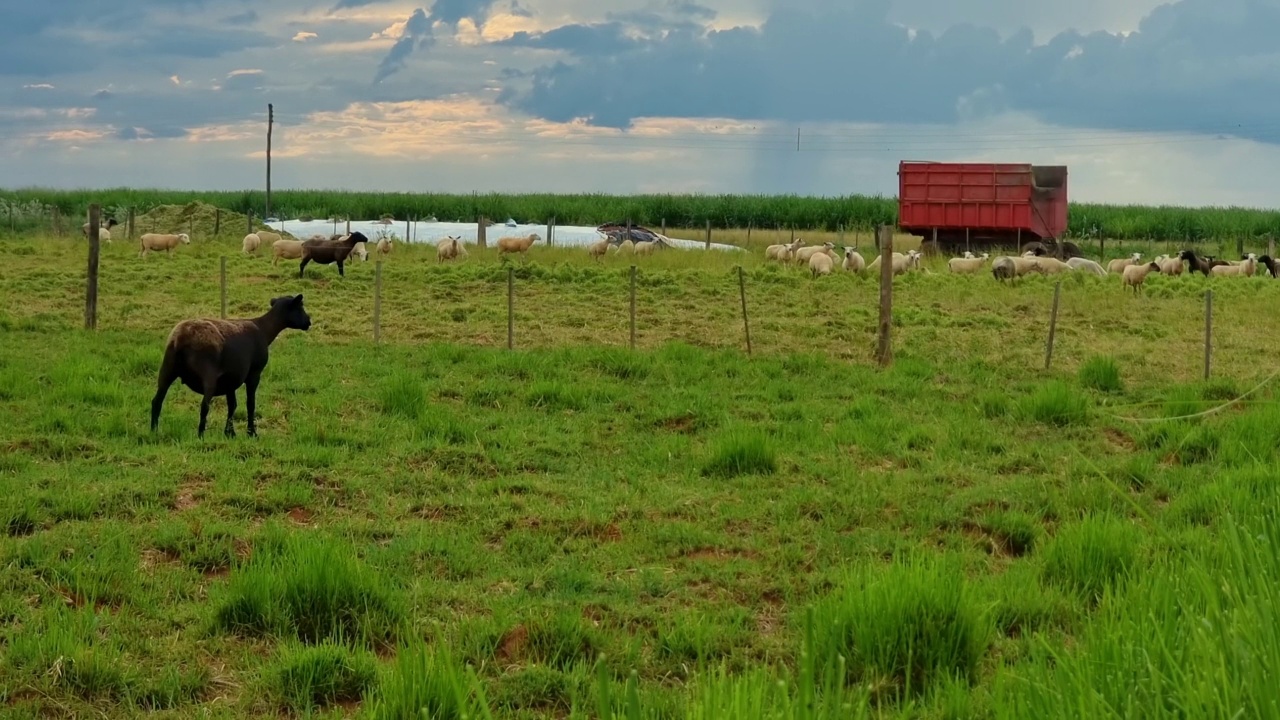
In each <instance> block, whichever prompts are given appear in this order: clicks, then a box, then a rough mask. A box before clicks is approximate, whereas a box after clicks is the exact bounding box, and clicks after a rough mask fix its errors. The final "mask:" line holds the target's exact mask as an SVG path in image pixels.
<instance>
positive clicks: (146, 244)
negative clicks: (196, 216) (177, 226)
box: [138, 233, 191, 257]
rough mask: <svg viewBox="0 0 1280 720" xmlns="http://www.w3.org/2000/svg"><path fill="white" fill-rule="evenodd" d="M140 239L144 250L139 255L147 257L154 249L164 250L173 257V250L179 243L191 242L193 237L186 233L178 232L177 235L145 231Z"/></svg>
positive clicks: (188, 243)
mask: <svg viewBox="0 0 1280 720" xmlns="http://www.w3.org/2000/svg"><path fill="white" fill-rule="evenodd" d="M138 240H139V241H140V242H141V243H142V252H140V253H138V257H146V256H147V253H148V252H150V251H152V250H163V251H164V252H165V254H166V255H170V256H171V257H172V254H171V253H172V250H173V249H174V248H176V247H178V243H180V242H181V243H185V244H187V245H190V244H191V238H189V237H187V234H186V233H178V234H177V235H164V234H161V233H143V235H142V237H140V238H138Z"/></svg>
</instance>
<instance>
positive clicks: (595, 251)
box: [587, 237, 610, 262]
mask: <svg viewBox="0 0 1280 720" xmlns="http://www.w3.org/2000/svg"><path fill="white" fill-rule="evenodd" d="M609 247H610V245H609V238H607V237H603V238H600V239H599V240H597V241H595V242H593V243H591V244H590V245H588V246H587V254H588V255H590V256H591V257H592V258H594V259H595V260H596V261H597V262H599V260H600V258H602V257H604V256H605V253H607V252H609Z"/></svg>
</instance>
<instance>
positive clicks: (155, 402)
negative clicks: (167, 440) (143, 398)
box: [151, 348, 178, 432]
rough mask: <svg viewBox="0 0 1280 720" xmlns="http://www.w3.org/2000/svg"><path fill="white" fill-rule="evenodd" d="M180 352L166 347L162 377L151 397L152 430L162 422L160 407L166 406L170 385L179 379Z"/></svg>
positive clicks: (162, 362) (161, 368)
mask: <svg viewBox="0 0 1280 720" xmlns="http://www.w3.org/2000/svg"><path fill="white" fill-rule="evenodd" d="M177 355H178V353H177V351H175V350H173V349H172V348H165V351H164V360H162V361H161V362H160V378H159V381H158V382H157V383H156V394H155V396H154V397H152V398H151V432H155V431H156V427H157V426H158V425H159V424H160V408H161V407H163V406H164V398H165V395H167V394H168V393H169V386H170V385H173V382H174V381H175V380H177V379H178V357H177Z"/></svg>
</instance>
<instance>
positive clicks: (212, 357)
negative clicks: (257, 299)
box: [151, 295, 311, 437]
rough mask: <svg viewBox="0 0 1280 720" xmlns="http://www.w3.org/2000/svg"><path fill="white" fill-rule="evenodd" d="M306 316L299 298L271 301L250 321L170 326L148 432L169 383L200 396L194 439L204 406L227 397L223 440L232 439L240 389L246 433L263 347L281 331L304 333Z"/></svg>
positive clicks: (202, 422) (205, 415) (308, 321)
mask: <svg viewBox="0 0 1280 720" xmlns="http://www.w3.org/2000/svg"><path fill="white" fill-rule="evenodd" d="M310 327H311V317H310V316H309V315H307V311H306V310H305V309H304V308H303V307H302V296H301V295H294V296H292V297H291V296H288V295H285V296H283V297H278V298H273V299H272V300H271V309H270V310H267V312H266V313H265V314H263V315H261V316H259V317H256V318H251V319H235V320H215V319H212V318H195V319H191V320H183V321H181V322H179V323H178V324H177V325H175V326H174V327H173V331H172V332H170V333H169V339H168V341H167V342H166V343H165V346H164V360H163V361H162V362H161V363H160V379H159V383H158V385H157V387H156V395H155V397H154V398H152V399H151V431H152V432H155V430H156V425H157V424H158V423H159V422H160V407H161V406H162V405H164V397H165V394H166V393H168V392H169V386H170V385H172V384H173V382H174V381H175V380H181V381H182V384H183V385H186V386H187V387H189V388H191V390H193V391H194V392H197V393H200V394H201V395H203V396H204V400H203V401H202V402H201V403H200V437H204V428H205V421H206V420H207V419H208V417H209V403H210V402H212V401H213V398H214V396H217V395H225V396H226V398H227V427H226V431H225V432H226V434H227V437H235V434H236V431H235V428H234V427H232V425H231V417H232V416H233V415H235V412H236V390H237V389H239V388H240V386H241V385H244V387H245V397H246V402H247V405H248V407H247V411H248V415H249V435H250V437H252V436H256V435H257V434H258V431H257V429H256V428H255V427H254V423H253V420H254V405H255V400H256V394H257V392H258V381H259V379H260V378H261V377H262V370H263V368H265V367H266V366H267V349H268V348H269V347H270V346H271V343H272V342H273V341H274V340H275V339H276V337H277V336H279V335H280V333H282V332H284V330H285V329H286V328H293V329H295V330H303V331H306V330H307V329H309V328H310Z"/></svg>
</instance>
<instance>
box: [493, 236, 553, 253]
mask: <svg viewBox="0 0 1280 720" xmlns="http://www.w3.org/2000/svg"><path fill="white" fill-rule="evenodd" d="M541 239H542V237H541V236H539V235H538V233H529V234H528V235H525V236H524V237H500V238H498V257H502V256H503V255H506V254H507V253H520V254H521V255H523V254H525V253H526V252H528V251H529V248H530V247H532V246H533V244H534V243H536V242H538V241H539V240H541Z"/></svg>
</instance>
